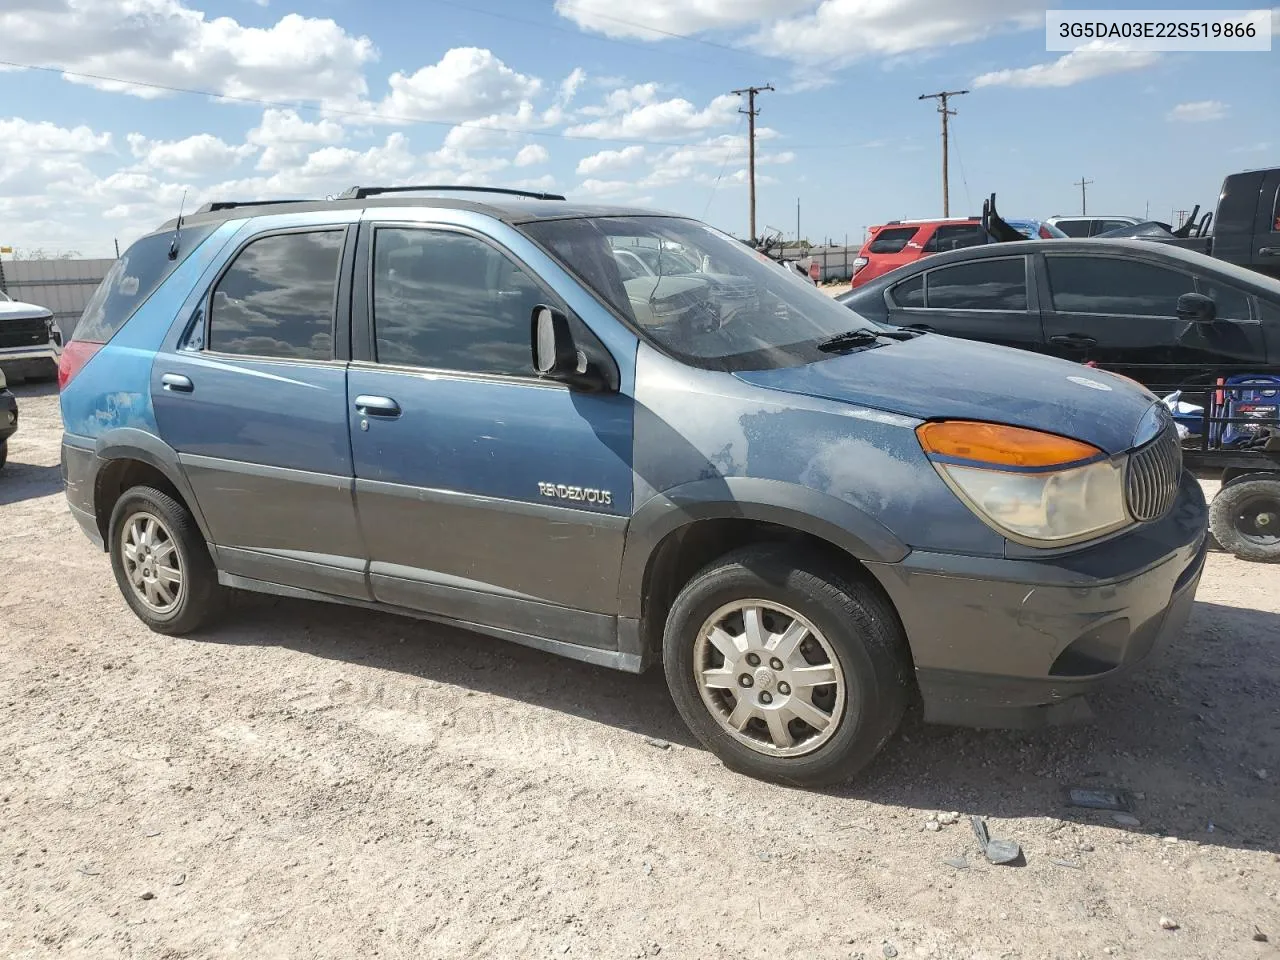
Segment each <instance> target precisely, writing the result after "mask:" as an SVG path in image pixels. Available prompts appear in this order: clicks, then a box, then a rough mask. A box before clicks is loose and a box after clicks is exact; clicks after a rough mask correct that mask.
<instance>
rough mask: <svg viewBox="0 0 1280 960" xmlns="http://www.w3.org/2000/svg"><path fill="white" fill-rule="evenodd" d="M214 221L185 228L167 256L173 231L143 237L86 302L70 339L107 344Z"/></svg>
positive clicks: (177, 265) (209, 230) (188, 253)
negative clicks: (175, 251) (173, 251)
mask: <svg viewBox="0 0 1280 960" xmlns="http://www.w3.org/2000/svg"><path fill="white" fill-rule="evenodd" d="M215 226H216V225H215V224H202V225H200V226H197V227H184V228H183V230H182V239H181V243H180V246H179V250H178V255H177V256H176V257H175V258H174V259H172V260H170V259H169V245H170V244H171V243H172V242H173V234H172V233H157V234H154V235H152V236H150V237H143V238H142V239H141V240H139V241H138V242H137V243H135V244H134V245H133V246H131V247H130V248H129V249H128V250H126V251H125V252H124V256H122V257H121V258H120V259H119V260H117V261H116V262H115V264H114V265H113V266H112V267H111V269H110V271H108V273H107V275H106V277H104V278H103V280H102V283H100V284H98V289H97V290H95V291H94V293H93V296H92V297H91V298H90V299H89V302H88V303H87V304H85V308H84V313H83V314H81V316H80V322H79V323H77V324H76V328H75V333H74V334H73V335H72V339H73V340H79V341H87V342H89V343H106V342H107V341H108V340H110V339H111V338H112V337H113V336H115V334H116V332H117V331H118V330H119V329H120V328H121V327H123V326H124V325H125V323H126V322H127V321H128V319H129V318H130V317H132V316H133V315H134V314H135V313H137V311H138V308H139V307H141V306H142V305H143V304H144V303H146V301H147V298H148V297H150V296H151V294H153V293H155V292H156V288H157V287H159V286H160V284H162V283H164V281H165V280H166V279H168V277H169V274H171V273H173V271H174V270H176V269H178V267H179V266H181V265H182V261H184V260H185V259H187V257H189V256H190V255H191V254H192V252H194V251H195V249H196V247H198V246H200V244H201V243H203V242H204V241H205V239H206V238H207V237H208V236H209V234H211V233H213V231H214V227H215Z"/></svg>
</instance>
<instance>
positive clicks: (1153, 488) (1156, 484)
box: [1125, 424, 1182, 520]
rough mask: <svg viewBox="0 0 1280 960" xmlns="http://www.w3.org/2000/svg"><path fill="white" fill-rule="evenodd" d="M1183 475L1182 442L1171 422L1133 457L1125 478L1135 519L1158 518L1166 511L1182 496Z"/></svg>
mask: <svg viewBox="0 0 1280 960" xmlns="http://www.w3.org/2000/svg"><path fill="white" fill-rule="evenodd" d="M1181 477H1182V445H1181V444H1180V443H1179V442H1178V433H1177V430H1176V429H1174V427H1173V425H1172V424H1169V425H1168V426H1166V427H1165V429H1164V430H1163V431H1162V432H1161V434H1160V436H1158V437H1156V438H1155V439H1154V440H1152V441H1151V442H1150V443H1148V444H1147V445H1146V446H1144V447H1139V448H1138V449H1137V450H1135V451H1134V452H1133V453H1132V454H1131V455H1130V457H1129V475H1128V477H1127V478H1126V480H1125V487H1126V496H1127V498H1128V501H1129V513H1131V514H1132V515H1133V518H1134V519H1135V520H1155V519H1158V518H1159V517H1162V516H1164V515H1165V513H1166V512H1168V510H1169V508H1170V507H1172V506H1173V501H1174V500H1175V499H1176V498H1177V496H1178V483H1179V480H1180V479H1181Z"/></svg>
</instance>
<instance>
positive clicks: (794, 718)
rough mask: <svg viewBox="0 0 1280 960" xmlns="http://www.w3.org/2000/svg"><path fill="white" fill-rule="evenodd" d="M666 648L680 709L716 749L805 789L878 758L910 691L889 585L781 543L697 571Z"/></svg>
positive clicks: (749, 769) (737, 764)
mask: <svg viewBox="0 0 1280 960" xmlns="http://www.w3.org/2000/svg"><path fill="white" fill-rule="evenodd" d="M663 655H664V666H665V670H666V676H667V685H668V686H669V688H670V690H671V695H672V698H673V699H674V700H675V703H676V707H677V709H678V710H679V711H680V714H681V716H682V717H683V718H684V720H685V722H686V723H687V724H688V725H689V728H690V730H692V732H693V733H694V735H695V736H697V737H698V739H699V740H700V741H702V743H703V744H704V745H706V747H707V748H708V749H710V750H711V751H712V752H713V753H715V754H716V755H717V756H718V757H720V759H721V760H723V761H724V763H725V765H726V766H729V767H731V768H733V769H735V770H739V771H741V772H743V773H747V774H750V775H752V776H756V777H760V778H762V779H766V780H774V781H778V782H781V783H789V784H794V785H800V786H820V785H823V784H829V783H835V782H839V781H841V780H846V779H848V778H849V777H851V776H853V775H854V774H855V773H857V772H858V771H859V770H860V769H861V768H862V767H864V766H865V765H866V764H867V763H868V762H870V760H871V759H872V757H874V756H875V755H876V753H877V752H879V750H880V748H881V747H882V746H883V745H884V743H885V741H887V740H888V739H889V737H890V736H892V734H893V733H894V731H895V730H896V729H897V727H898V723H899V721H900V720H901V718H902V714H903V711H904V710H905V708H906V703H907V698H908V691H909V689H910V668H909V663H908V658H907V655H906V642H905V638H904V636H903V633H902V627H901V625H900V624H899V622H898V618H897V616H896V614H895V613H894V611H893V609H892V607H891V606H890V605H889V602H888V601H887V599H885V598H884V596H883V595H882V594H881V592H880V591H879V589H878V587H876V586H875V585H874V584H873V583H870V582H866V581H862V580H860V579H858V578H854V577H849V576H846V575H845V574H843V572H842V571H840V570H837V569H835V568H834V567H833V566H832V565H830V564H828V563H826V562H825V561H823V560H822V559H820V558H817V557H813V556H810V555H807V554H805V553H801V552H796V551H793V550H789V549H787V548H781V547H776V546H767V547H749V548H746V549H743V550H739V551H736V552H734V553H732V554H730V555H728V556H726V557H724V558H723V559H721V560H718V561H716V562H715V563H714V564H712V565H711V566H709V567H707V568H705V569H704V570H703V571H702V572H700V573H699V574H698V575H697V576H695V577H694V578H693V580H692V581H690V583H689V584H688V585H687V586H686V587H685V588H684V590H682V591H681V593H680V595H679V597H677V598H676V602H675V604H674V605H673V606H672V609H671V613H670V615H669V617H668V619H667V625H666V631H665V635H664V638H663Z"/></svg>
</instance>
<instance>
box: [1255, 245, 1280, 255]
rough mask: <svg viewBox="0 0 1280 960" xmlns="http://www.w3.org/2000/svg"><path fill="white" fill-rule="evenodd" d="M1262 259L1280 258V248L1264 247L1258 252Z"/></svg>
mask: <svg viewBox="0 0 1280 960" xmlns="http://www.w3.org/2000/svg"><path fill="white" fill-rule="evenodd" d="M1258 256H1260V257H1280V247H1263V248H1262V249H1261V250H1259V251H1258Z"/></svg>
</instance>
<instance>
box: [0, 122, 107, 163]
mask: <svg viewBox="0 0 1280 960" xmlns="http://www.w3.org/2000/svg"><path fill="white" fill-rule="evenodd" d="M0 144H2V145H3V150H4V158H5V162H4V164H3V166H9V165H16V164H20V163H22V162H23V160H25V159H29V158H30V157H32V156H36V155H39V156H51V155H54V154H72V155H75V156H80V155H83V154H89V153H103V152H105V151H108V150H110V149H111V134H109V133H94V132H93V131H92V130H90V129H89V128H88V127H85V126H79V127H59V126H56V125H54V124H52V123H50V122H49V121H48V120H41V121H39V122H34V123H33V122H32V121H30V120H23V119H21V118H20V117H12V118H10V119H8V120H2V119H0Z"/></svg>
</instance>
